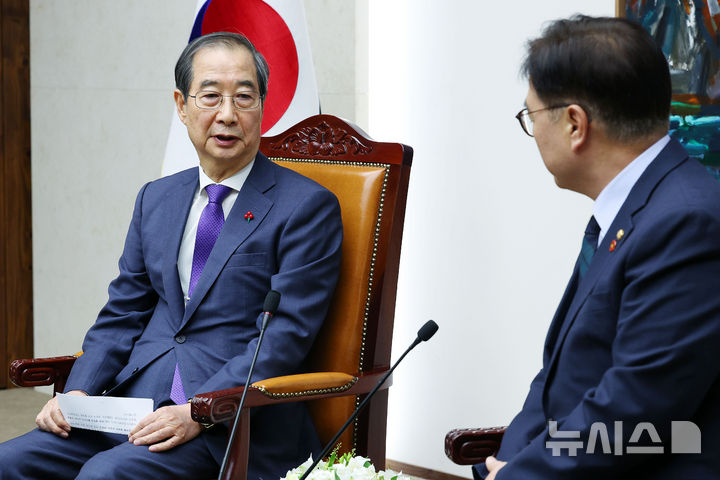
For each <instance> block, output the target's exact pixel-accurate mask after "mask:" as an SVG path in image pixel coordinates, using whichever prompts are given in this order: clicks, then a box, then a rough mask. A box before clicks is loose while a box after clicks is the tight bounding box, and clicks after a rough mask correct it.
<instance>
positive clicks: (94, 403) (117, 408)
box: [57, 393, 153, 435]
mask: <svg viewBox="0 0 720 480" xmlns="http://www.w3.org/2000/svg"><path fill="white" fill-rule="evenodd" d="M57 399H58V405H59V406H60V411H61V412H62V414H63V417H65V420H67V422H68V423H69V424H70V426H71V427H73V428H85V429H87V430H97V431H99V432H108V433H124V434H126V435H127V434H129V433H130V430H132V428H133V427H134V426H135V425H137V423H138V422H139V421H140V420H142V419H143V418H144V417H145V416H146V415H148V414H150V413H152V411H153V401H152V398H121V397H91V396H79V395H65V394H62V393H59V394H58V395H57Z"/></svg>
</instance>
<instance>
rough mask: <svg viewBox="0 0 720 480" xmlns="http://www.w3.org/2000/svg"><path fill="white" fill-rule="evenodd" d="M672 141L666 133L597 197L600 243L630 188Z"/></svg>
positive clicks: (594, 211)
mask: <svg viewBox="0 0 720 480" xmlns="http://www.w3.org/2000/svg"><path fill="white" fill-rule="evenodd" d="M669 141H670V137H669V136H667V135H665V136H664V137H662V138H661V139H660V140H658V141H657V142H655V143H654V144H652V145H651V146H650V148H648V149H647V150H645V151H644V152H643V153H641V154H640V155H639V156H638V157H637V158H635V160H633V161H632V162H630V163H629V164H628V165H627V166H626V167H625V168H623V169H622V171H621V172H620V173H618V174H617V175H616V176H615V178H613V179H612V180H611V181H610V183H608V184H607V185H606V186H605V188H603V190H602V191H601V192H600V195H598V196H597V198H596V199H595V204H594V205H593V216H594V217H595V220H596V221H597V222H598V225H600V236H599V237H598V245H600V243H601V242H602V239H603V237H604V236H605V233H607V230H608V228H610V225H612V222H613V220H615V217H616V216H617V214H618V212H619V211H620V207H622V205H623V203H625V200H626V199H627V197H628V195H629V194H630V190H632V187H633V186H634V185H635V183H636V182H637V181H638V179H639V178H640V175H642V174H643V172H644V171H645V169H646V168H647V167H648V165H650V163H652V161H653V160H654V159H655V157H657V156H658V154H659V153H660V151H661V150H662V149H663V148H665V146H666V145H667V144H668V142H669Z"/></svg>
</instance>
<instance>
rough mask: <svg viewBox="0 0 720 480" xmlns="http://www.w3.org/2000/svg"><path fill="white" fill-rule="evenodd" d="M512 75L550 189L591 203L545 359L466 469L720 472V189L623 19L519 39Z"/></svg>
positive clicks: (664, 69) (658, 57)
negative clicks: (520, 79)
mask: <svg viewBox="0 0 720 480" xmlns="http://www.w3.org/2000/svg"><path fill="white" fill-rule="evenodd" d="M523 70H524V73H525V74H526V75H527V77H528V80H529V89H528V94H527V98H526V107H527V108H525V109H524V110H523V111H522V112H520V113H519V114H518V119H519V120H520V122H521V126H522V127H523V129H524V130H525V132H526V133H527V134H529V135H531V136H534V137H535V141H536V143H537V146H538V149H539V150H540V154H541V156H542V159H543V162H544V163H545V165H546V167H547V169H548V170H549V171H550V173H551V174H552V175H553V176H554V178H555V182H556V183H557V185H558V186H559V187H561V188H567V189H570V190H574V191H576V192H578V193H582V194H584V195H587V196H588V197H590V198H592V199H593V200H595V203H594V206H593V217H592V218H591V220H590V223H589V225H588V229H587V231H586V236H585V239H584V241H583V247H582V250H581V254H580V256H579V258H578V261H577V264H576V266H575V269H574V272H573V274H572V278H571V279H570V282H569V284H568V287H567V290H566V291H565V295H564V296H563V298H562V301H561V303H560V306H559V307H558V309H557V312H556V314H555V317H554V319H553V321H552V324H551V326H550V330H549V332H548V335H547V338H546V341H545V348H544V352H543V368H542V369H541V370H540V373H539V374H538V375H537V377H536V378H535V379H534V380H533V382H532V384H531V386H530V392H529V394H528V396H527V399H526V400H525V404H524V406H523V408H522V411H521V412H520V413H519V414H518V415H517V416H516V417H515V419H514V420H513V421H512V423H511V424H510V426H509V427H508V429H507V431H506V433H505V436H504V438H503V441H502V445H501V447H500V451H499V452H498V454H497V458H493V457H490V458H488V460H487V461H486V463H485V464H481V465H476V466H475V467H474V469H473V471H474V474H475V475H476V477H480V476H482V475H483V474H486V473H487V472H486V471H485V467H487V469H489V471H490V474H489V475H488V476H487V477H486V478H488V479H493V478H495V479H497V480H504V479H522V480H527V479H553V480H558V479H592V478H602V479H609V478H613V479H619V478H628V479H639V478H649V479H680V478H682V479H696V478H697V479H710V478H720V456H719V455H718V454H717V452H718V451H720V379H719V373H720V360H718V355H717V352H718V346H719V345H720V295H719V294H718V288H717V285H718V282H720V185H718V183H717V182H716V181H715V180H714V179H712V177H711V176H710V175H709V174H708V172H707V171H706V170H705V168H704V167H703V166H702V165H700V164H699V163H698V162H697V161H695V160H691V159H689V158H688V156H687V154H686V152H685V151H684V149H683V148H682V147H681V146H680V145H679V144H678V143H677V142H676V141H674V140H672V139H670V138H669V137H668V136H667V132H668V116H669V112H670V92H671V87H670V77H669V71H668V65H667V62H666V60H665V58H664V56H663V54H662V51H661V50H660V48H658V46H657V45H656V44H655V43H654V41H653V39H652V38H651V37H650V35H648V34H647V33H646V32H645V31H644V30H643V29H642V28H641V27H640V26H638V25H635V24H633V23H631V22H629V21H626V20H623V19H617V18H589V17H582V16H579V17H575V18H573V19H570V20H560V21H556V22H554V23H552V24H551V25H550V26H548V27H547V28H546V30H545V31H544V33H543V35H542V36H541V37H540V38H538V39H536V40H533V41H531V42H530V43H529V52H528V56H527V59H526V61H525V64H524V68H523ZM700 438H702V440H701V441H700ZM683 452H692V453H683Z"/></svg>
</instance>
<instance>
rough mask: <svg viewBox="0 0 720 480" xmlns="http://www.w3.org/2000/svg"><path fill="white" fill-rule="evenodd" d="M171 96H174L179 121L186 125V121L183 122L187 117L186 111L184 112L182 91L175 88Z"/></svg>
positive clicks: (184, 105)
mask: <svg viewBox="0 0 720 480" xmlns="http://www.w3.org/2000/svg"><path fill="white" fill-rule="evenodd" d="M173 96H174V98H175V107H176V108H177V114H178V117H180V121H181V122H182V123H183V124H185V125H187V123H185V121H186V119H187V113H186V112H185V107H186V106H187V103H186V102H185V96H183V94H182V92H181V91H180V90H177V89H176V90H175V93H173Z"/></svg>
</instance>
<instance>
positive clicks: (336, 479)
mask: <svg viewBox="0 0 720 480" xmlns="http://www.w3.org/2000/svg"><path fill="white" fill-rule="evenodd" d="M333 473H335V480H340V477H339V476H338V474H337V472H333Z"/></svg>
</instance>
